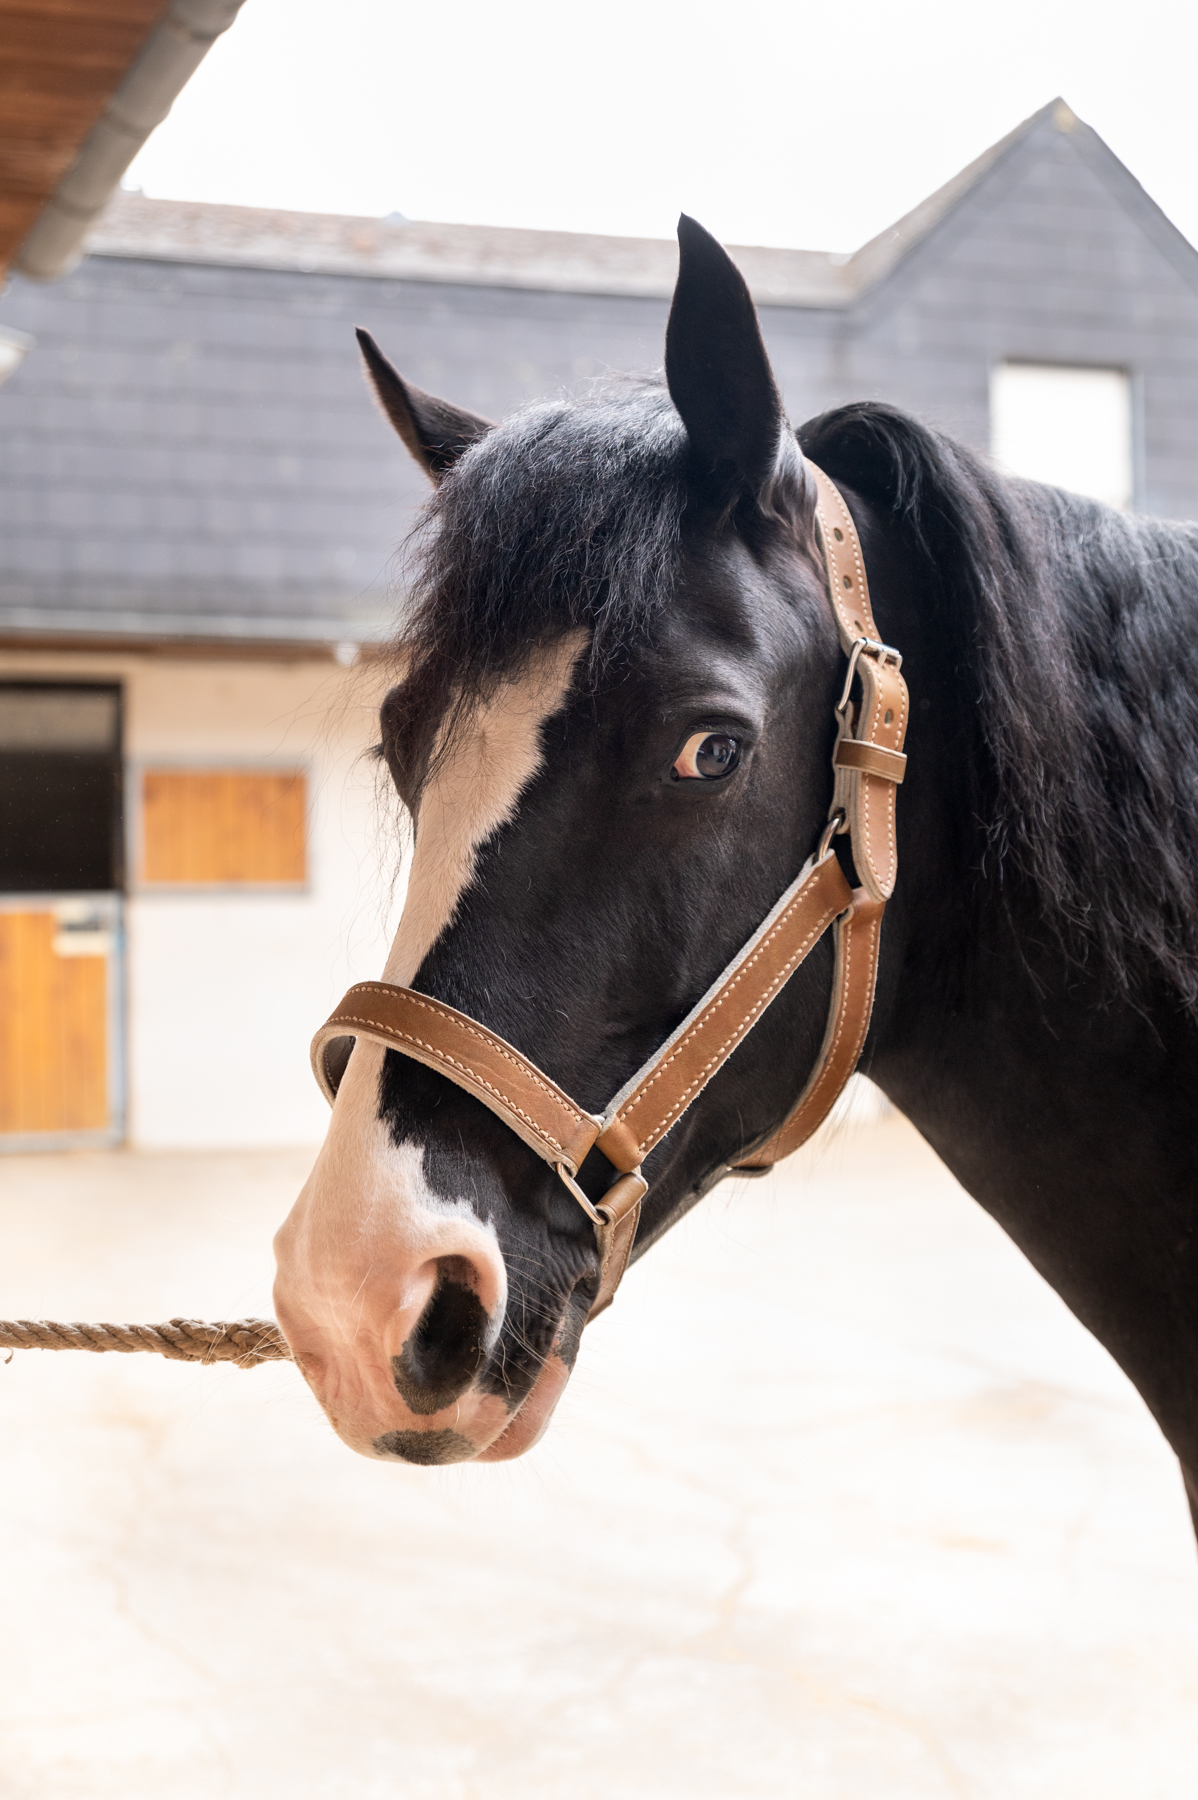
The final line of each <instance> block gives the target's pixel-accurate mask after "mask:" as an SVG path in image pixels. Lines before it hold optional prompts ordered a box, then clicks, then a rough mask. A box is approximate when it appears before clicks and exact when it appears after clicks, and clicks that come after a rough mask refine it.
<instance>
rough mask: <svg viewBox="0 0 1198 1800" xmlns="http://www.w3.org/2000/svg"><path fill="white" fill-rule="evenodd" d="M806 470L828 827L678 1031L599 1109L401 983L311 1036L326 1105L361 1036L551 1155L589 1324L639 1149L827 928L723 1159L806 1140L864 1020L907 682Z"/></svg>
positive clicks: (849, 547)
mask: <svg viewBox="0 0 1198 1800" xmlns="http://www.w3.org/2000/svg"><path fill="white" fill-rule="evenodd" d="M807 467H808V469H810V471H811V473H812V475H813V477H814V479H815V484H816V490H817V496H818V497H817V502H816V515H815V516H816V523H817V525H818V529H819V536H820V543H821V545H822V548H823V553H824V560H825V562H826V564H827V571H828V590H829V597H830V599H831V602H832V611H833V612H834V614H835V615H836V625H837V629H838V631H839V633H840V641H841V646H842V648H843V650H844V652H845V655H846V656H847V657H848V669H847V673H846V676H845V682H844V689H843V692H842V694H841V696H840V699H839V701H838V703H837V706H836V747H835V749H834V751H833V753H832V766H833V772H834V777H835V782H834V787H833V792H832V804H831V806H830V808H829V809H828V823H827V825H826V826H825V828H824V832H823V835H822V837H821V838H820V841H819V845H818V847H817V848H816V849H815V850H814V851H813V852H812V854H811V856H810V857H809V858H808V859H807V861H806V863H805V864H804V865H803V868H802V869H801V871H800V872H799V875H798V876H797V878H796V879H795V880H794V881H793V882H792V883H791V885H790V887H788V888H787V890H786V892H785V893H784V894H783V895H782V897H781V899H780V900H778V902H777V903H776V904H775V905H774V906H773V907H772V908H771V910H770V911H769V912H768V913H767V914H766V917H765V918H764V919H763V920H762V922H761V924H760V925H759V926H758V928H757V930H756V931H755V932H754V933H753V935H752V937H751V938H750V939H749V941H748V942H747V943H746V944H745V945H744V946H743V947H742V948H741V949H740V950H739V951H738V952H737V954H736V955H735V956H734V957H733V958H732V961H731V962H730V963H729V964H728V965H727V967H726V968H725V969H724V971H723V973H722V974H721V975H719V976H718V977H717V979H716V980H715V981H714V982H713V983H712V985H711V987H710V988H708V990H707V992H706V993H705V994H704V996H703V998H702V999H701V1000H700V1001H699V1003H698V1004H697V1005H696V1006H695V1007H694V1008H692V1010H691V1012H690V1013H688V1015H687V1017H686V1018H685V1019H684V1020H683V1021H682V1023H681V1025H679V1027H678V1029H677V1030H676V1031H674V1032H672V1033H671V1035H670V1036H669V1037H668V1038H667V1039H666V1041H665V1043H664V1044H662V1045H661V1047H660V1049H658V1050H657V1051H656V1052H655V1053H654V1054H653V1055H652V1056H651V1057H650V1058H649V1060H648V1062H647V1063H645V1064H644V1065H643V1066H642V1067H641V1068H639V1069H638V1070H637V1072H636V1074H635V1075H633V1076H632V1077H631V1079H630V1080H628V1081H626V1082H625V1084H624V1086H623V1087H622V1088H621V1089H620V1091H619V1093H618V1094H616V1095H615V1097H614V1099H612V1100H611V1102H610V1103H609V1105H608V1106H607V1109H606V1110H605V1111H604V1112H603V1113H601V1114H597V1113H589V1112H586V1111H584V1110H583V1108H582V1107H580V1106H579V1105H577V1104H576V1102H575V1101H573V1100H572V1099H571V1098H570V1096H569V1095H568V1094H566V1093H564V1092H563V1091H562V1089H561V1088H559V1087H558V1086H557V1084H556V1082H553V1081H551V1080H550V1079H549V1077H548V1075H546V1074H544V1073H543V1072H542V1071H541V1070H540V1069H538V1068H537V1066H536V1064H535V1063H531V1062H529V1060H528V1058H527V1057H526V1056H523V1055H522V1054H521V1052H520V1051H519V1050H517V1049H515V1048H514V1046H513V1045H511V1044H509V1043H506V1042H505V1041H504V1039H503V1038H501V1037H496V1035H495V1033H494V1032H493V1031H488V1030H487V1028H486V1026H484V1025H480V1024H479V1023H478V1022H477V1021H476V1020H474V1019H471V1018H468V1017H467V1016H466V1014H465V1013H460V1012H457V1011H455V1009H454V1008H453V1007H452V1006H445V1005H443V1004H442V1002H441V1001H440V1000H434V999H432V998H431V997H430V996H429V995H428V994H418V993H416V992H415V990H414V989H412V988H404V987H393V986H391V985H390V984H389V983H387V982H381V981H360V982H357V983H356V984H355V985H354V986H353V987H351V988H350V990H349V992H348V993H347V994H346V996H345V998H344V1000H342V1002H341V1004H340V1006H338V1007H337V1009H336V1011H335V1012H333V1013H332V1014H331V1016H330V1017H329V1018H328V1019H327V1020H326V1022H325V1023H324V1024H323V1025H322V1026H321V1028H320V1030H319V1031H318V1032H317V1033H316V1036H315V1038H313V1040H312V1068H313V1071H314V1073H315V1075H316V1079H317V1081H318V1082H319V1083H320V1087H321V1090H322V1092H323V1093H324V1095H325V1098H326V1099H327V1100H328V1101H329V1102H330V1104H331V1103H332V1101H333V1100H334V1099H335V1098H336V1093H337V1084H338V1082H339V1080H340V1077H341V1073H342V1071H343V1070H344V1068H345V1063H346V1060H347V1049H346V1044H345V1040H346V1039H353V1038H371V1039H373V1040H374V1041H375V1042H376V1043H380V1044H385V1045H386V1046H387V1048H388V1049H389V1050H398V1051H400V1052H401V1054H403V1055H404V1056H410V1057H411V1058H412V1059H413V1061H415V1062H420V1063H423V1064H424V1065H425V1066H426V1068H430V1069H436V1070H437V1071H439V1073H440V1074H442V1075H444V1076H446V1077H447V1078H448V1079H449V1080H450V1081H453V1082H456V1083H457V1085H458V1086H459V1087H462V1088H465V1089H466V1091H467V1093H470V1094H473V1095H474V1097H475V1099H477V1100H481V1101H482V1103H483V1105H484V1106H487V1107H489V1108H490V1109H491V1111H492V1112H493V1113H495V1114H496V1116H497V1117H498V1118H500V1119H502V1120H503V1121H504V1123H505V1124H506V1125H508V1126H510V1127H511V1129H512V1130H513V1131H514V1132H515V1133H516V1135H517V1137H521V1138H523V1140H524V1142H525V1143H526V1144H528V1145H529V1147H530V1148H531V1149H533V1150H535V1151H536V1153H537V1155H538V1156H540V1157H542V1158H543V1159H544V1160H545V1162H547V1163H549V1164H550V1166H551V1167H552V1168H553V1169H555V1170H556V1171H557V1173H558V1175H559V1176H560V1177H561V1179H562V1181H563V1182H564V1183H565V1185H566V1187H567V1188H568V1189H569V1191H570V1193H571V1194H572V1195H573V1196H574V1198H575V1200H577V1202H578V1204H579V1205H580V1206H581V1207H582V1209H583V1211H584V1212H585V1213H586V1214H587V1217H588V1218H589V1219H590V1220H591V1222H592V1224H593V1225H594V1227H595V1238H596V1242H597V1244H598V1248H599V1258H600V1280H599V1291H598V1293H597V1295H596V1297H595V1302H594V1305H593V1306H592V1308H591V1312H590V1315H589V1316H590V1317H591V1318H594V1317H595V1315H596V1314H597V1313H600V1312H602V1311H603V1309H604V1308H605V1307H607V1306H610V1304H611V1302H612V1298H613V1296H614V1295H615V1291H616V1288H617V1287H618V1286H619V1284H620V1278H621V1276H622V1275H623V1273H624V1270H625V1268H626V1266H627V1263H628V1256H629V1252H630V1251H631V1249H632V1244H633V1239H634V1238H635V1236H636V1228H637V1222H638V1220H639V1218H640V1211H641V1201H642V1199H643V1198H644V1196H645V1194H646V1193H647V1192H648V1188H649V1184H648V1182H647V1181H646V1180H645V1177H644V1176H643V1175H642V1173H641V1165H642V1163H643V1162H644V1160H645V1158H646V1156H648V1154H649V1152H650V1151H651V1150H652V1149H653V1147H654V1146H655V1145H656V1144H658V1143H660V1141H661V1139H662V1138H663V1137H664V1136H665V1134H666V1132H667V1131H669V1129H670V1127H671V1126H672V1125H673V1124H675V1123H676V1121H677V1120H678V1119H679V1118H680V1117H681V1116H682V1114H683V1113H684V1112H685V1111H686V1109H687V1107H688V1106H689V1105H690V1104H691V1102H692V1101H693V1100H694V1099H695V1098H696V1097H697V1096H698V1095H699V1094H700V1093H702V1091H703V1089H704V1088H705V1087H706V1086H707V1083H708V1082H709V1081H710V1080H711V1078H712V1076H713V1075H714V1074H715V1073H716V1071H717V1069H719V1068H721V1067H722V1066H723V1064H724V1063H725V1062H726V1061H727V1060H728V1058H729V1057H730V1056H731V1054H732V1052H733V1051H734V1050H735V1049H736V1047H737V1045H738V1044H739V1043H740V1042H741V1039H742V1038H743V1037H745V1035H746V1034H747V1033H748V1032H749V1031H751V1030H752V1028H753V1026H754V1025H755V1024H756V1023H757V1021H758V1019H760V1017H761V1015H762V1014H763V1013H764V1011H765V1009H766V1007H767V1006H768V1005H769V1004H770V1001H771V1000H773V999H774V998H775V996H776V995H777V994H778V993H780V992H781V990H782V988H783V987H784V986H785V984H786V982H787V981H788V980H789V979H790V977H791V975H793V974H794V972H795V970H796V969H797V968H798V967H799V965H800V963H802V962H804V961H805V960H806V958H807V957H808V956H809V955H810V953H811V951H812V950H813V949H814V948H815V946H816V944H817V943H818V942H819V941H820V939H821V938H822V937H823V935H824V933H825V932H826V931H828V930H830V931H831V932H832V934H833V944H834V949H835V971H834V975H833V982H832V1000H831V1005H830V1007H829V1011H828V1023H827V1027H826V1029H825V1032H824V1041H823V1044H822V1046H821V1048H820V1052H819V1055H818V1057H817V1058H816V1062H815V1067H814V1068H813V1069H812V1071H811V1074H810V1075H809V1076H808V1078H807V1083H806V1085H805V1087H804V1088H803V1091H802V1092H801V1093H800V1095H799V1097H798V1099H797V1100H796V1101H795V1103H794V1105H793V1107H792V1108H791V1110H790V1112H789V1113H788V1114H787V1116H786V1118H785V1119H784V1120H783V1121H782V1123H781V1125H779V1126H778V1127H777V1129H776V1130H775V1131H773V1132H771V1133H770V1135H769V1136H768V1137H767V1138H766V1139H765V1140H764V1142H762V1143H760V1144H759V1145H758V1146H757V1148H756V1149H754V1150H751V1151H749V1152H747V1153H745V1154H744V1155H743V1156H742V1157H741V1158H740V1160H739V1161H738V1162H737V1163H735V1164H734V1165H732V1167H734V1168H735V1169H738V1170H742V1171H744V1172H745V1173H746V1174H750V1173H761V1172H764V1171H765V1170H766V1169H769V1168H771V1167H772V1166H773V1164H774V1163H776V1162H779V1161H780V1160H781V1159H782V1157H784V1156H789V1155H790V1153H791V1151H792V1150H797V1149H798V1148H799V1146H800V1144H804V1143H806V1141H807V1139H808V1138H809V1137H810V1136H811V1134H812V1133H813V1132H814V1131H815V1129H816V1128H817V1126H819V1125H821V1124H822V1123H823V1121H824V1120H825V1119H826V1118H827V1116H828V1114H829V1112H830V1111H831V1109H832V1106H833V1104H834V1102H835V1101H836V1099H837V1097H838V1096H839V1095H840V1093H841V1092H842V1091H843V1089H844V1086H845V1084H846V1082H847V1081H848V1079H849V1077H850V1075H852V1073H853V1071H854V1070H855V1068H856V1067H857V1063H858V1060H859V1058H860V1056H861V1051H862V1047H863V1045H864V1043H865V1036H866V1033H867V1031H868V1030H869V1021H870V1016H871V1014H872V1012H873V1003H874V986H875V982H876V979H877V970H878V943H879V939H880V936H881V929H882V914H883V912H884V911H885V907H886V902H887V900H888V899H889V898H890V895H891V894H892V893H893V892H894V883H895V877H896V875H897V873H898V853H897V846H896V842H895V829H894V813H895V790H896V788H897V787H898V784H899V783H900V782H901V781H902V779H903V774H904V772H905V769H906V763H907V759H906V757H905V756H904V755H903V739H904V737H905V735H906V730H907V711H908V706H907V685H906V683H905V682H904V680H903V677H902V674H901V672H900V671H901V669H902V661H903V659H902V657H901V656H900V655H899V653H898V651H897V650H891V649H889V648H888V647H887V645H885V644H883V643H881V642H880V640H879V638H878V629H877V626H876V625H875V623H874V616H873V612H872V611H871V609H870V604H869V584H868V582H867V581H866V577H865V563H864V560H863V559H862V555H861V542H860V539H859V538H858V536H857V529H856V526H855V525H854V524H853V520H852V517H851V515H850V513H849V509H848V507H847V506H846V505H845V502H844V498H843V496H842V494H841V493H840V491H839V489H838V488H837V487H836V486H835V485H834V484H833V483H832V482H831V481H830V480H829V479H828V477H827V476H826V475H825V474H824V473H823V471H822V469H817V468H816V466H815V464H814V463H811V462H809V463H808V464H807ZM858 682H859V683H860V695H859V697H858V698H856V699H855V698H854V686H855V684H856V683H858ZM845 832H847V833H848V838H849V844H850V847H851V850H852V858H853V866H854V867H855V869H856V871H857V874H858V877H859V879H860V882H861V886H860V887H858V888H850V886H849V884H848V881H847V879H846V877H845V875H844V872H843V870H842V869H841V866H840V863H839V862H838V861H837V858H836V854H835V852H834V851H833V849H832V839H833V837H835V836H838V835H839V834H841V833H845ZM335 1047H336V1048H335ZM593 1149H599V1150H601V1151H602V1152H603V1155H604V1156H605V1157H606V1158H607V1160H608V1161H609V1162H610V1163H611V1165H612V1167H613V1169H614V1170H615V1171H616V1177H615V1180H614V1181H613V1182H612V1185H611V1186H610V1187H609V1188H608V1189H607V1192H606V1193H605V1194H604V1195H603V1197H602V1199H601V1200H600V1201H599V1203H598V1204H597V1205H595V1204H593V1203H592V1202H591V1201H590V1200H589V1199H588V1197H587V1196H586V1194H585V1193H584V1192H583V1190H582V1188H581V1187H580V1186H579V1185H578V1180H577V1176H578V1171H579V1169H580V1168H581V1166H582V1164H583V1162H584V1160H585V1158H586V1157H587V1155H588V1154H589V1152H590V1151H591V1150H593Z"/></svg>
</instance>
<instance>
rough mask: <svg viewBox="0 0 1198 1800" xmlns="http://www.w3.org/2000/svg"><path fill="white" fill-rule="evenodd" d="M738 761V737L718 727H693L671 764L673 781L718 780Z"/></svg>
mask: <svg viewBox="0 0 1198 1800" xmlns="http://www.w3.org/2000/svg"><path fill="white" fill-rule="evenodd" d="M739 761H740V739H739V738H734V737H728V736H727V735H726V734H725V733H724V732H722V731H697V732H696V733H695V735H694V737H691V738H687V740H686V743H685V745H684V746H683V750H682V754H681V756H680V757H679V758H678V760H677V762H676V763H675V764H674V767H673V770H672V774H673V777H674V780H675V781H720V780H722V778H723V777H724V776H725V775H731V773H732V771H733V769H735V767H736V765H737V763H738V762H739Z"/></svg>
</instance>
